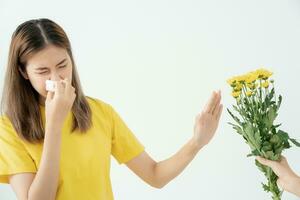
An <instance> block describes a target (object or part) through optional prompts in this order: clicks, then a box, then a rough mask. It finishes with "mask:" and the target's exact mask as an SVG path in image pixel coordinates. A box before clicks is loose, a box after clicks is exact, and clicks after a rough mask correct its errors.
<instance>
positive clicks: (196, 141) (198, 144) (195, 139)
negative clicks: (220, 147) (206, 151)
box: [190, 137, 205, 151]
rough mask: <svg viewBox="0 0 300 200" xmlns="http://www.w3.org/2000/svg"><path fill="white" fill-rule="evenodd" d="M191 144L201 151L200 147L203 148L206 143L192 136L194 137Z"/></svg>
mask: <svg viewBox="0 0 300 200" xmlns="http://www.w3.org/2000/svg"><path fill="white" fill-rule="evenodd" d="M190 144H191V146H192V148H193V149H194V150H196V151H199V150H200V149H202V148H203V147H204V146H205V144H202V143H201V142H199V140H198V139H197V138H195V137H192V139H191V140H190Z"/></svg>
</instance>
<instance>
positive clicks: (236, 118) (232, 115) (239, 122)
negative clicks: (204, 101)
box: [227, 108, 242, 126]
mask: <svg viewBox="0 0 300 200" xmlns="http://www.w3.org/2000/svg"><path fill="white" fill-rule="evenodd" d="M227 111H228V113H229V114H230V116H231V117H232V118H233V119H234V121H236V122H237V123H238V124H239V125H240V126H242V122H241V120H240V119H239V118H238V117H236V116H235V115H234V114H233V113H232V112H231V111H230V110H229V109H228V108H227Z"/></svg>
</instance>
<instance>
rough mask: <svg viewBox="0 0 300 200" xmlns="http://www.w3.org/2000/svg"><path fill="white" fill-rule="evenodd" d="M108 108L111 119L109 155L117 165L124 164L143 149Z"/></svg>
mask: <svg viewBox="0 0 300 200" xmlns="http://www.w3.org/2000/svg"><path fill="white" fill-rule="evenodd" d="M109 107H110V111H111V117H112V129H111V130H112V149H111V153H112V155H113V156H114V158H115V159H116V160H117V161H118V163H119V164H122V163H126V162H127V161H129V160H131V159H132V158H134V157H136V156H138V155H139V154H140V153H142V152H143V151H144V149H145V147H144V146H143V145H142V144H141V143H140V141H139V140H138V139H137V138H136V136H135V135H134V134H133V133H132V131H131V130H130V129H129V128H128V127H127V125H126V124H125V122H124V121H123V120H122V118H121V117H120V116H119V114H118V113H117V112H116V111H115V110H114V108H113V107H111V106H110V105H109Z"/></svg>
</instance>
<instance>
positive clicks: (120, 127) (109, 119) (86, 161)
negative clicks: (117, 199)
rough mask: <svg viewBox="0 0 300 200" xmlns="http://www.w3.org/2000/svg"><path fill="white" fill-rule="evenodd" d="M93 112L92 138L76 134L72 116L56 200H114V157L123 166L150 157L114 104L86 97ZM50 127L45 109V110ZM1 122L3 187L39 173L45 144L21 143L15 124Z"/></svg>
mask: <svg viewBox="0 0 300 200" xmlns="http://www.w3.org/2000/svg"><path fill="white" fill-rule="evenodd" d="M86 98H87V101H88V103H89V105H90V107H91V111H92V123H93V125H92V127H91V128H90V129H89V131H88V132H87V133H86V134H80V133H76V132H74V133H72V134H71V133H70V130H71V126H72V113H71V112H69V114H68V116H67V118H66V121H65V122H64V125H63V129H62V143H61V159H60V175H59V176H60V177H59V185H58V189H57V196H56V200H82V199H84V200H113V193H112V188H111V181H110V158H111V156H110V155H113V156H114V158H115V159H116V160H117V161H118V163H119V164H121V163H125V162H127V161H129V160H131V159H132V158H134V157H135V156H137V155H139V154H140V153H142V152H143V151H144V146H143V145H142V144H141V143H140V142H139V141H138V139H137V138H136V137H135V136H134V134H133V133H132V131H131V130H130V129H129V128H128V127H127V126H126V124H125V123H124V121H123V120H122V119H121V117H120V116H119V115H118V113H117V112H116V111H115V110H114V109H113V108H112V106H110V105H109V104H107V103H105V102H103V101H101V100H99V99H94V98H90V97H86ZM40 109H41V113H42V119H43V122H44V123H45V107H43V106H41V107H40ZM0 119H2V120H0V183H8V177H9V175H11V174H16V173H24V172H33V173H35V172H37V170H38V169H39V164H40V161H41V155H42V149H43V144H42V143H40V144H31V143H28V142H26V141H24V140H22V139H20V138H19V136H18V135H17V133H16V131H15V130H14V128H13V126H12V124H11V122H10V120H8V118H7V117H5V116H2V117H1V118H0Z"/></svg>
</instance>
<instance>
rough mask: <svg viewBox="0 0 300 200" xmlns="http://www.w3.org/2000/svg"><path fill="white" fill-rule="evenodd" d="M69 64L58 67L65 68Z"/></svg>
mask: <svg viewBox="0 0 300 200" xmlns="http://www.w3.org/2000/svg"><path fill="white" fill-rule="evenodd" d="M66 66H67V65H63V66H60V67H58V68H64V67H66Z"/></svg>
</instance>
